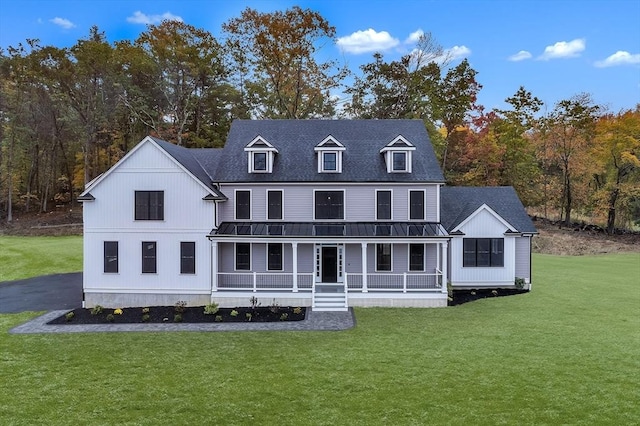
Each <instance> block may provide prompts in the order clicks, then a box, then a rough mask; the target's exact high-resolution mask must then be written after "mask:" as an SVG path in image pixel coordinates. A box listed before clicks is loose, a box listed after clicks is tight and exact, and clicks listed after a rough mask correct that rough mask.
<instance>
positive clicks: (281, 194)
mask: <svg viewBox="0 0 640 426" xmlns="http://www.w3.org/2000/svg"><path fill="white" fill-rule="evenodd" d="M271 192H279V193H280V218H279V219H278V218H271V217H269V207H270V204H269V194H270V193H271ZM266 204H267V206H266V207H267V211H266V218H267V220H284V189H267V197H266Z"/></svg>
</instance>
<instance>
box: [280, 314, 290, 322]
mask: <svg viewBox="0 0 640 426" xmlns="http://www.w3.org/2000/svg"><path fill="white" fill-rule="evenodd" d="M287 318H289V314H288V313H286V312H285V313H283V314H282V315H280V321H286V320H287Z"/></svg>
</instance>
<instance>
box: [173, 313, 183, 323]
mask: <svg viewBox="0 0 640 426" xmlns="http://www.w3.org/2000/svg"><path fill="white" fill-rule="evenodd" d="M173 322H182V314H175V315H174V316H173Z"/></svg>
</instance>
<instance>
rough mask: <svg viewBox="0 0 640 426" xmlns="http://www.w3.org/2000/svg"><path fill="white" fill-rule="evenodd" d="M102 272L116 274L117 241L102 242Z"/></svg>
mask: <svg viewBox="0 0 640 426" xmlns="http://www.w3.org/2000/svg"><path fill="white" fill-rule="evenodd" d="M104 272H105V273H112V274H117V273H118V242H117V241H105V242H104Z"/></svg>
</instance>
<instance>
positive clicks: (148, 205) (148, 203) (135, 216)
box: [133, 190, 164, 221]
mask: <svg viewBox="0 0 640 426" xmlns="http://www.w3.org/2000/svg"><path fill="white" fill-rule="evenodd" d="M133 192H134V195H133V220H134V221H143V220H153V221H164V190H134V191H133ZM151 193H157V194H161V198H162V201H161V208H160V209H159V210H160V215H159V216H160V218H157V219H156V218H154V219H151V195H150V194H151ZM139 194H140V195H142V194H146V195H147V197H146V210H147V211H146V212H144V213H146V214H145V215H141V216H146V217H138V195H139ZM140 213H143V212H140Z"/></svg>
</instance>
